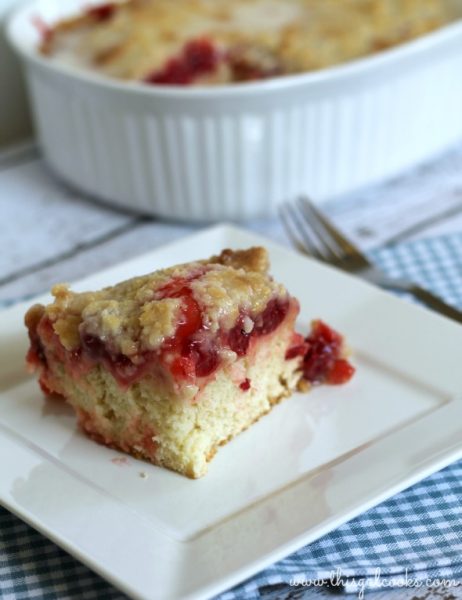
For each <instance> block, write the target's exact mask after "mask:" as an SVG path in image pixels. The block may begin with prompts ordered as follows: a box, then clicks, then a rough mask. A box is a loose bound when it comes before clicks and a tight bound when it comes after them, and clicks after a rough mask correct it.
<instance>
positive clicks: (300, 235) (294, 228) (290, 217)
mask: <svg viewBox="0 0 462 600" xmlns="http://www.w3.org/2000/svg"><path fill="white" fill-rule="evenodd" d="M279 214H280V216H281V219H282V224H283V225H284V228H285V230H286V233H287V235H288V236H289V238H290V240H291V241H292V243H293V244H294V245H295V246H296V247H297V248H298V249H299V250H301V251H302V252H304V253H306V254H309V255H311V256H313V257H315V258H317V259H319V260H323V257H322V256H321V254H320V252H319V249H318V247H317V246H316V244H315V243H313V240H312V239H311V237H310V236H309V235H308V234H307V232H306V230H305V228H304V227H303V226H302V222H301V219H300V217H299V216H298V215H297V212H296V209H295V207H294V206H292V204H291V203H290V202H286V203H284V204H281V206H280V208H279Z"/></svg>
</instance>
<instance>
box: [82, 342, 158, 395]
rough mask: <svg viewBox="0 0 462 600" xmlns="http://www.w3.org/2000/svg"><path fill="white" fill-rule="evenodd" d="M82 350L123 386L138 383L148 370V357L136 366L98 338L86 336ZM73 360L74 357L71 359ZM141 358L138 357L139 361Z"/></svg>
mask: <svg viewBox="0 0 462 600" xmlns="http://www.w3.org/2000/svg"><path fill="white" fill-rule="evenodd" d="M82 349H83V350H84V352H85V355H86V357H87V358H89V359H90V360H91V361H92V362H95V363H98V362H101V363H103V364H104V366H105V367H106V368H107V369H108V370H109V371H110V372H111V373H112V374H113V376H114V377H115V378H116V379H117V381H119V383H121V384H122V385H130V384H131V383H133V382H134V381H136V380H137V379H138V378H139V377H140V376H141V374H142V373H143V371H144V370H145V369H146V357H145V356H143V357H142V360H139V361H138V362H137V363H136V364H135V363H134V362H133V361H132V360H131V359H130V358H129V357H128V356H125V354H121V353H119V352H118V353H112V352H111V351H110V350H109V349H108V347H107V345H106V344H105V343H104V342H103V341H102V340H101V339H100V338H99V337H97V336H95V335H92V334H84V335H83V336H82ZM71 358H72V357H71ZM139 358H140V357H138V359H139Z"/></svg>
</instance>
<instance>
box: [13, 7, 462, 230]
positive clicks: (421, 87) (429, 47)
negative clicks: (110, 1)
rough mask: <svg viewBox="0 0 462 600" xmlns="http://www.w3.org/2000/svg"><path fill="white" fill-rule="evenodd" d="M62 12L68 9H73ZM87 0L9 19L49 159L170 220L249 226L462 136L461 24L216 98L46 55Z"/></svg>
mask: <svg viewBox="0 0 462 600" xmlns="http://www.w3.org/2000/svg"><path fill="white" fill-rule="evenodd" d="M63 4H65V6H63ZM87 5H88V2H87V0H72V1H70V2H67V3H62V2H60V1H59V0H38V1H37V0H36V1H34V2H33V3H29V4H27V5H26V6H25V7H23V8H21V9H20V10H19V11H18V12H17V13H16V14H15V15H14V17H13V18H12V20H11V21H10V23H9V37H10V39H11V41H12V43H13V45H14V46H15V48H16V49H17V50H18V51H19V53H20V54H21V56H22V58H23V60H24V63H25V65H26V69H27V79H28V82H29V87H30V93H31V95H32V100H33V106H34V109H35V117H36V124H37V129H38V134H39V138H40V141H41V144H42V148H43V151H44V153H45V156H46V158H47V160H48V162H49V164H50V165H51V166H52V168H53V169H54V171H55V172H56V173H57V174H58V175H59V176H61V177H62V178H63V179H64V180H66V181H67V182H69V183H71V184H74V185H75V186H78V187H79V188H82V189H83V190H85V191H86V192H88V193H90V194H93V195H95V196H96V197H98V198H101V199H103V200H105V201H106V202H109V203H111V204H115V205H117V206H121V207H124V208H127V209H130V210H134V211H138V212H143V213H148V214H154V215H158V216H162V217H170V218H177V219H184V220H188V221H192V220H208V221H210V220H217V219H246V218H250V217H255V216H263V215H268V214H271V213H273V212H274V210H275V208H276V206H277V204H278V203H279V202H281V201H283V200H287V199H290V198H293V197H295V196H296V195H297V194H300V193H303V192H305V193H309V194H310V195H311V196H312V197H314V198H317V199H320V200H322V199H325V198H329V197H332V196H335V195H338V194H341V193H344V192H347V191H350V190H353V189H355V188H358V187H360V186H363V185H366V184H370V183H372V182H375V181H378V180H380V179H383V178H386V177H390V176H392V175H394V174H396V173H398V172H399V171H401V170H403V169H406V168H408V167H411V166H413V165H415V164H417V163H418V162H420V161H422V160H424V159H427V158H429V157H430V156H431V155H433V154H436V153H438V152H440V151H441V150H443V149H444V148H445V147H447V146H449V145H451V144H452V143H454V142H456V140H458V139H460V138H461V137H462V110H461V107H462V76H461V73H462V21H460V20H459V21H457V22H455V23H453V24H451V25H449V26H447V27H444V28H442V29H440V30H438V31H436V32H434V33H432V34H429V35H427V36H424V37H422V38H419V39H417V40H415V41H413V42H410V43H407V44H405V45H403V46H400V47H396V48H394V49H391V50H388V51H386V52H383V53H381V54H378V55H375V56H372V57H368V58H365V59H362V60H358V61H355V62H351V63H348V64H345V65H342V66H338V67H334V68H330V69H325V70H322V71H318V72H314V73H307V74H302V75H297V76H290V77H283V78H279V79H273V80H268V81H264V82H257V83H248V84H239V85H234V86H232V85H230V86H224V87H217V88H179V87H150V86H146V85H143V84H126V83H119V82H117V81H112V80H108V79H103V78H100V77H98V76H95V75H93V74H90V73H86V72H83V71H78V70H74V69H72V68H70V67H68V66H60V65H59V64H56V63H53V62H51V61H49V60H47V59H46V58H43V57H41V56H40V55H39V54H38V53H37V51H36V46H37V43H38V32H37V31H36V28H35V27H34V26H33V24H32V17H33V16H37V15H38V16H39V17H40V18H41V19H43V21H45V22H46V23H53V22H54V21H56V20H57V19H59V18H62V17H63V16H64V11H65V13H66V14H69V13H73V12H74V13H75V12H77V11H78V10H79V9H81V8H82V7H84V6H87Z"/></svg>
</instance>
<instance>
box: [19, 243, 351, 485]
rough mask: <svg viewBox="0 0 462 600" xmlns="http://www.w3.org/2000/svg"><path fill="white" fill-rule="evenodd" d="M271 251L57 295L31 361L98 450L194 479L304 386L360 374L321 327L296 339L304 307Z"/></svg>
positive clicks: (34, 340)
mask: <svg viewBox="0 0 462 600" xmlns="http://www.w3.org/2000/svg"><path fill="white" fill-rule="evenodd" d="M268 266H269V265H268V256H267V253H266V250H264V249H263V248H251V249H248V250H240V251H231V250H224V251H223V252H222V253H221V254H220V255H219V256H215V257H212V258H211V259H209V260H204V261H197V262H192V263H188V264H183V265H179V266H175V267H172V268H169V269H164V270H160V271H157V272H155V273H152V274H150V275H146V276H141V277H135V278H133V279H129V280H127V281H124V282H122V283H119V284H117V285H115V286H112V287H107V288H105V289H103V290H101V291H97V292H82V293H74V292H72V291H70V290H69V289H68V287H66V286H65V285H57V286H55V287H54V288H53V295H54V302H53V303H51V304H49V305H47V306H43V305H39V304H36V305H34V306H32V307H31V308H30V309H29V311H28V312H27V314H26V318H25V321H26V325H27V327H28V330H29V337H30V342H31V345H30V349H29V352H28V356H27V360H28V363H29V365H30V366H31V367H32V368H33V369H36V370H38V372H39V376H40V384H41V387H42V389H43V390H44V391H45V392H46V393H54V394H59V395H61V396H63V397H64V398H65V399H66V400H67V401H68V402H69V403H70V404H71V405H72V407H73V408H74V409H75V412H76V414H77V418H78V422H79V424H80V426H81V427H82V429H83V430H84V431H85V432H86V433H87V434H88V435H90V436H91V437H92V438H94V439H96V440H97V441H99V442H101V443H103V444H106V445H108V446H111V447H114V448H117V449H120V450H122V451H125V452H127V453H130V454H132V455H134V456H136V457H139V458H143V459H146V460H148V461H150V462H152V463H154V464H156V465H161V466H164V467H168V468H169V469H173V470H174V471H177V472H179V473H182V474H184V475H187V476H188V477H191V478H196V477H200V476H202V475H204V474H205V473H206V471H207V463H208V461H209V460H210V459H211V458H212V457H213V455H214V454H215V452H216V450H217V448H218V447H219V446H220V445H221V444H224V443H225V442H227V441H228V440H230V439H231V438H233V437H234V436H235V435H236V434H238V433H239V432H241V431H243V430H244V429H246V428H247V427H249V426H250V425H252V423H254V422H255V421H256V420H257V419H259V418H260V417H261V416H262V415H264V414H265V413H267V412H268V411H269V410H270V409H271V407H272V406H273V405H274V404H276V403H277V402H279V401H280V400H281V399H282V398H284V397H286V396H289V395H290V394H291V392H292V391H293V390H294V389H295V388H296V386H297V384H298V383H299V381H300V380H301V378H302V377H303V376H305V378H306V380H307V381H309V382H311V383H319V382H322V381H327V382H330V383H342V382H344V381H347V380H348V379H349V378H350V377H351V375H352V374H353V371H354V369H353V367H352V366H351V365H350V364H349V363H348V362H347V360H346V359H345V358H344V356H343V354H344V346H343V340H342V338H341V336H340V335H338V334H337V333H335V332H334V331H333V330H331V329H330V328H329V327H328V326H327V325H325V324H324V323H322V322H321V321H316V322H315V323H314V324H313V328H312V331H311V334H310V336H308V337H307V338H306V339H304V338H303V336H302V335H300V334H298V333H296V332H295V329H294V325H295V320H296V318H297V315H298V312H299V303H298V301H297V300H296V299H295V298H294V297H292V296H291V295H290V294H289V293H288V292H287V290H286V289H285V288H284V286H282V285H281V284H278V283H276V282H275V281H274V280H273V279H272V277H271V276H269V275H268Z"/></svg>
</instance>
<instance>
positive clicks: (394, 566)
mask: <svg viewBox="0 0 462 600" xmlns="http://www.w3.org/2000/svg"><path fill="white" fill-rule="evenodd" d="M373 258H374V260H375V261H376V262H377V264H379V265H380V266H381V267H383V268H384V269H386V270H387V271H388V272H389V273H390V274H391V275H399V276H408V277H409V278H412V279H414V280H415V281H417V282H420V283H421V284H423V285H425V286H427V287H429V288H431V289H432V290H433V291H435V292H436V293H438V294H440V295H441V296H442V297H444V298H445V299H446V300H447V301H448V302H453V303H454V304H456V305H459V306H462V234H457V235H451V236H446V237H441V238H433V239H428V240H419V241H415V242H412V243H408V244H403V245H401V246H399V247H397V248H389V249H381V250H376V251H375V252H374V253H373ZM461 522H462V461H460V462H457V463H455V464H453V465H451V466H449V467H447V468H446V469H443V470H442V471H440V472H439V473H436V474H435V475H433V476H431V477H429V478H428V479H426V480H425V481H423V482H421V483H419V484H417V485H414V486H413V487H412V488H410V489H408V490H406V491H405V492H402V493H400V494H398V495H396V496H394V497H393V498H391V499H390V500H388V501H387V502H384V503H383V504H381V505H380V506H377V507H376V508H374V509H371V510H369V511H368V512H367V513H364V514H363V515H361V516H360V517H357V518H356V519H354V520H352V521H350V522H349V523H347V524H346V525H343V526H342V527H340V528H339V529H337V530H336V531H334V532H332V533H330V534H329V535H326V536H325V537H323V538H322V539H320V540H318V541H317V542H314V543H312V544H310V545H309V546H306V547H305V548H302V549H301V550H299V551H298V552H295V553H294V554H292V555H291V556H289V557H287V558H285V559H284V560H281V561H280V562H278V563H276V564H274V565H272V566H271V567H270V568H268V569H266V570H265V571H263V572H261V573H259V574H258V575H256V576H255V577H253V578H252V579H250V580H248V581H246V582H245V583H243V584H241V585H240V586H238V587H236V588H234V589H233V590H230V591H228V592H226V593H224V594H222V595H221V596H220V599H219V600H250V599H253V598H258V597H262V598H266V599H267V600H270V599H273V598H274V599H276V598H277V599H278V600H282V599H284V598H289V597H291V596H292V597H294V596H293V591H291V589H290V588H289V587H288V585H287V584H289V583H290V582H291V580H292V581H293V580H295V581H303V580H313V579H329V578H330V577H331V575H332V573H334V572H335V571H336V570H340V572H341V575H342V576H343V577H345V578H348V577H350V578H351V577H361V578H364V577H366V578H367V577H369V578H370V580H371V583H372V580H373V578H374V577H375V574H376V570H377V569H378V568H379V569H380V574H381V577H391V576H394V577H399V576H403V575H404V574H405V573H406V570H407V571H408V576H409V577H412V578H414V579H417V580H419V581H425V580H426V579H427V578H432V579H433V578H446V579H456V580H458V579H462V528H461ZM0 597H1V598H2V600H21V599H26V598H27V599H29V598H32V597H37V598H44V599H46V600H58V599H59V600H62V599H63V598H66V599H74V598H75V599H80V598H85V599H91V598H95V599H98V600H106V599H107V600H109V599H110V600H120V599H122V598H123V597H124V596H122V595H121V594H120V593H119V592H117V591H116V590H115V589H114V588H112V587H111V586H110V585H109V584H107V583H105V582H104V581H103V580H102V579H100V578H99V577H98V576H96V575H94V574H93V573H92V572H91V571H89V570H88V569H87V568H86V567H84V566H82V565H80V564H79V563H78V562H76V561H75V560H74V559H73V558H71V557H70V556H69V555H67V554H66V553H65V552H63V551H61V550H60V549H58V548H57V547H56V546H55V545H54V544H53V543H52V542H49V541H48V540H46V539H45V538H43V537H42V536H41V535H40V534H38V533H36V532H35V531H34V530H33V529H31V528H30V527H28V526H27V525H25V524H24V523H22V522H21V521H20V520H19V519H17V518H15V517H14V516H13V515H11V514H10V513H8V512H7V511H6V510H3V509H0Z"/></svg>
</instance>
